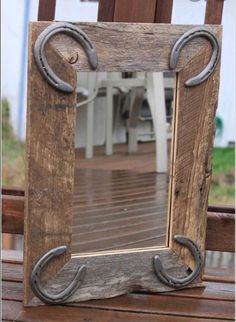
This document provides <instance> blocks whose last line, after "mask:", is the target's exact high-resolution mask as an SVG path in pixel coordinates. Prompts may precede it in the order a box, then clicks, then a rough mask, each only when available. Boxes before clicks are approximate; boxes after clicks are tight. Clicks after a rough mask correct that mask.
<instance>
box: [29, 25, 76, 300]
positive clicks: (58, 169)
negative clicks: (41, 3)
mask: <svg viewBox="0 0 236 322" xmlns="http://www.w3.org/2000/svg"><path fill="white" fill-rule="evenodd" d="M31 27H32V24H31ZM33 29H34V28H30V32H29V35H30V37H29V39H30V42H29V55H28V57H29V63H28V103H27V135H26V145H27V148H26V150H27V151H26V191H25V226H24V281H25V285H24V288H25V303H26V302H28V300H29V299H30V298H31V296H32V292H31V289H30V286H29V282H28V281H29V276H30V273H31V270H32V267H33V265H34V264H35V261H36V260H37V259H38V258H39V257H40V256H42V255H43V254H44V253H45V252H46V251H48V250H49V249H51V248H54V247H56V246H59V245H67V246H68V251H67V253H66V255H65V256H64V255H63V256H60V258H59V259H57V260H54V261H53V263H52V265H49V266H48V269H46V270H45V274H44V279H45V280H47V279H48V278H50V276H52V275H54V274H55V272H56V271H58V269H59V268H61V267H62V266H63V264H64V263H65V262H66V261H67V260H68V259H69V258H70V241H71V223H72V199H73V198H72V197H73V181H74V131H75V112H76V108H75V105H76V95H75V94H74V93H73V94H70V95H68V94H63V93H59V92H57V91H55V90H54V89H53V88H52V87H51V86H49V85H48V83H47V82H46V81H45V80H44V79H43V78H42V76H41V74H40V73H39V71H38V69H37V67H36V65H35V61H34V57H33V45H34V43H35V39H36V37H37V34H36V33H35V32H34V30H33ZM47 57H48V61H49V63H50V64H51V66H53V69H54V70H55V71H56V72H57V73H58V75H59V76H60V77H62V75H63V77H64V78H65V79H66V80H67V81H70V83H72V84H73V85H74V86H75V84H76V76H75V72H74V70H73V69H72V68H71V66H70V65H69V64H68V63H67V62H65V60H64V59H62V57H61V56H60V55H58V53H57V51H55V50H54V49H53V48H52V47H51V46H48V48H47Z"/></svg>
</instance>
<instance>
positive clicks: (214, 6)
mask: <svg viewBox="0 0 236 322" xmlns="http://www.w3.org/2000/svg"><path fill="white" fill-rule="evenodd" d="M224 2H225V0H207V4H206V11H205V24H212V25H216V24H218V25H220V24H221V21H222V15H223V8H224Z"/></svg>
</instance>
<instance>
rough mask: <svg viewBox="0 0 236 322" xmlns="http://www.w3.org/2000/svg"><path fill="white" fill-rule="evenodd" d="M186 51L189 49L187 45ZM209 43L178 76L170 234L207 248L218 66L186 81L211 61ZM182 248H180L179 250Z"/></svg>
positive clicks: (184, 253)
mask: <svg viewBox="0 0 236 322" xmlns="http://www.w3.org/2000/svg"><path fill="white" fill-rule="evenodd" d="M186 51H187V48H186ZM210 54H211V46H210V45H209V44H208V43H207V42H206V43H205V46H204V50H203V49H200V50H199V51H198V54H195V55H194V56H193V57H192V59H190V62H189V64H187V65H186V67H185V68H184V69H182V70H181V71H180V72H179V73H178V76H177V85H176V97H175V102H176V105H175V118H174V122H175V123H174V124H175V129H174V145H173V147H174V150H173V164H172V173H173V181H172V182H173V185H172V190H171V191H172V192H171V221H170V229H171V234H170V235H171V236H174V235H175V234H182V235H185V236H188V237H189V238H191V239H192V240H195V241H196V242H197V243H198V245H199V247H200V248H201V250H202V251H204V248H205V236H206V219H207V216H206V213H207V200H208V193H209V188H210V179H211V149H212V146H213V138H214V132H215V125H214V116H215V111H216V107H217V100H218V87H219V65H218V66H217V68H216V69H215V71H214V73H213V74H212V75H211V76H210V77H209V78H208V79H207V80H206V81H205V82H204V83H202V84H200V85H198V86H195V87H192V88H188V89H187V88H186V87H185V81H186V80H187V79H189V78H190V77H191V76H193V75H196V74H198V73H199V72H200V71H201V70H202V69H203V66H205V65H206V64H207V62H208V61H209V57H210ZM170 242H171V247H173V249H174V250H175V251H176V252H177V254H179V255H181V256H182V257H184V258H185V260H186V261H187V263H188V264H189V265H190V266H191V267H192V268H193V267H194V265H195V264H194V263H193V262H192V256H191V255H190V253H189V252H188V251H186V250H184V249H183V248H182V249H181V247H180V246H179V245H177V244H176V243H175V242H173V241H172V240H170ZM180 249H181V251H180Z"/></svg>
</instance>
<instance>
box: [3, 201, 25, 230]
mask: <svg viewBox="0 0 236 322" xmlns="http://www.w3.org/2000/svg"><path fill="white" fill-rule="evenodd" d="M24 201H25V197H24V196H14V195H3V196H2V225H3V232H5V233H10V234H22V233H23V231H24Z"/></svg>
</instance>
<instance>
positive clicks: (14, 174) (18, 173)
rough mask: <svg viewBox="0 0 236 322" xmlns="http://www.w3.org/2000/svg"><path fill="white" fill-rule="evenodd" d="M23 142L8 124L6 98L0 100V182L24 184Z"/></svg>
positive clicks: (8, 112) (14, 184)
mask: <svg viewBox="0 0 236 322" xmlns="http://www.w3.org/2000/svg"><path fill="white" fill-rule="evenodd" d="M24 151H25V146H24V143H22V142H20V141H18V140H16V139H15V136H14V133H13V129H12V127H11V125H10V109H9V104H8V101H7V100H6V99H3V100H2V174H3V176H2V184H3V185H10V186H24V178H25V162H24Z"/></svg>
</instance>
